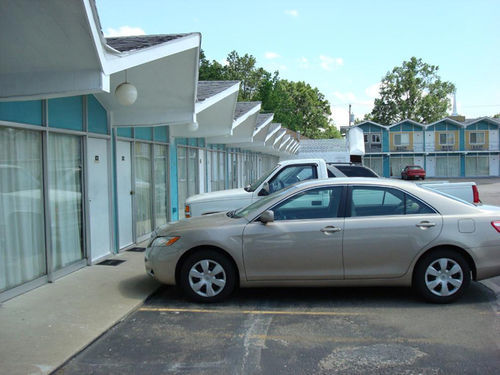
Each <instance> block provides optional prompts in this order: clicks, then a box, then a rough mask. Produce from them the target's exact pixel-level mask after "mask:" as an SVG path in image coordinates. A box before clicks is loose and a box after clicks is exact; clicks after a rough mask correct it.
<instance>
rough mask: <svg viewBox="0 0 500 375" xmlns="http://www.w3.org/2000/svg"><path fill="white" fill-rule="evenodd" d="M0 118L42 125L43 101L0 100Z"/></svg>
mask: <svg viewBox="0 0 500 375" xmlns="http://www.w3.org/2000/svg"><path fill="white" fill-rule="evenodd" d="M0 120H3V121H10V122H19V123H22V124H29V125H43V101H42V100H30V101H26V102H0Z"/></svg>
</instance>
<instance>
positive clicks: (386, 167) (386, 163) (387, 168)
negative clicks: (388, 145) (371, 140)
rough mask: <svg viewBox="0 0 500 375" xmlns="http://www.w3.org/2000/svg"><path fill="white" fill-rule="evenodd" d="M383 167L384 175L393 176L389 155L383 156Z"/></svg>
mask: <svg viewBox="0 0 500 375" xmlns="http://www.w3.org/2000/svg"><path fill="white" fill-rule="evenodd" d="M382 162H383V168H384V177H391V164H390V162H389V156H388V155H384V156H383V160H382Z"/></svg>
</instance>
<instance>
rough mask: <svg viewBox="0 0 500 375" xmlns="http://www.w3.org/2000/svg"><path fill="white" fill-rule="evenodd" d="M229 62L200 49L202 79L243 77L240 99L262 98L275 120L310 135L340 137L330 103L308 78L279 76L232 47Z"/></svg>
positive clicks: (266, 110) (200, 73)
mask: <svg viewBox="0 0 500 375" xmlns="http://www.w3.org/2000/svg"><path fill="white" fill-rule="evenodd" d="M226 60H227V64H226V65H222V64H220V63H219V62H217V61H215V60H213V61H211V62H210V61H208V60H207V59H206V57H205V54H204V53H203V51H202V52H201V53H200V71H199V79H200V80H238V81H241V86H240V91H239V95H238V100H240V101H261V102H262V110H263V111H265V112H273V113H274V121H275V122H280V123H282V124H283V126H285V127H287V128H288V129H291V130H294V131H300V132H301V133H302V134H303V135H304V136H306V137H309V138H339V137H340V136H341V135H340V132H339V131H338V130H337V128H336V127H335V126H334V125H333V123H332V121H331V119H330V117H329V116H330V115H331V111H330V103H328V101H327V100H326V99H325V96H324V95H323V94H322V93H321V92H320V91H319V90H318V89H317V88H312V87H311V86H310V85H309V84H306V83H305V82H292V81H287V80H283V79H280V78H279V73H278V72H274V73H270V72H268V71H266V70H265V69H263V68H260V67H257V66H256V59H255V57H253V56H252V55H248V54H245V55H243V56H240V55H239V54H238V53H237V52H236V51H232V52H230V53H229V54H228V56H227V59H226Z"/></svg>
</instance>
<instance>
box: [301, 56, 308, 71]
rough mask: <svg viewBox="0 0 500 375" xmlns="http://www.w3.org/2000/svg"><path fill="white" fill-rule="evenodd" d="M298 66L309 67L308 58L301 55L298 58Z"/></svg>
mask: <svg viewBox="0 0 500 375" xmlns="http://www.w3.org/2000/svg"><path fill="white" fill-rule="evenodd" d="M298 61H299V68H301V69H309V60H308V59H307V58H305V57H304V56H302V57H301V58H300V59H299V60H298Z"/></svg>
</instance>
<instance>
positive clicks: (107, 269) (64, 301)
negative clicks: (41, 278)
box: [0, 252, 160, 375]
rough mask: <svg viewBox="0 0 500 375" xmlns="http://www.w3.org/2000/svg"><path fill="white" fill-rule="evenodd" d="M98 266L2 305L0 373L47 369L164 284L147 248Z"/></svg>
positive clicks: (74, 351) (37, 371)
mask: <svg viewBox="0 0 500 375" xmlns="http://www.w3.org/2000/svg"><path fill="white" fill-rule="evenodd" d="M111 259H120V260H125V262H124V263H121V264H120V265H118V266H115V267H113V266H101V265H95V266H92V267H85V268H82V269H81V270H78V271H76V272H73V273H72V274H70V275H68V276H65V277H63V278H61V279H59V280H56V282H55V283H52V284H47V285H44V286H42V287H40V288H37V289H34V290H32V291H30V292H28V293H25V294H23V295H21V296H18V297H15V298H13V299H11V300H9V301H6V302H4V303H2V304H1V305H0V374H10V375H14V374H23V375H25V374H47V373H50V372H51V371H53V370H54V369H55V368H57V367H58V366H60V365H61V364H62V363H64V362H65V361H66V360H68V359H69V358H71V357H72V356H73V355H75V354H76V353H78V352H79V351H80V350H82V349H83V348H84V347H85V346H87V345H88V344H90V343H91V342H92V341H93V340H95V339H96V338H97V337H99V335H101V334H102V333H104V332H106V330H108V329H109V328H110V327H111V326H113V325H114V324H115V323H116V322H118V321H119V320H120V319H122V318H123V317H124V316H126V315H127V314H128V313H129V312H131V311H132V310H134V309H135V308H136V307H137V306H139V305H141V304H142V302H143V301H144V300H145V299H146V298H147V297H148V296H149V295H150V294H151V293H152V292H153V291H154V290H155V289H156V288H157V287H158V286H159V285H160V284H158V283H157V282H155V281H154V280H152V279H151V278H150V277H149V276H148V275H146V272H145V270H144V253H136V252H123V253H120V254H118V255H116V256H115V257H113V258H111Z"/></svg>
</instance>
